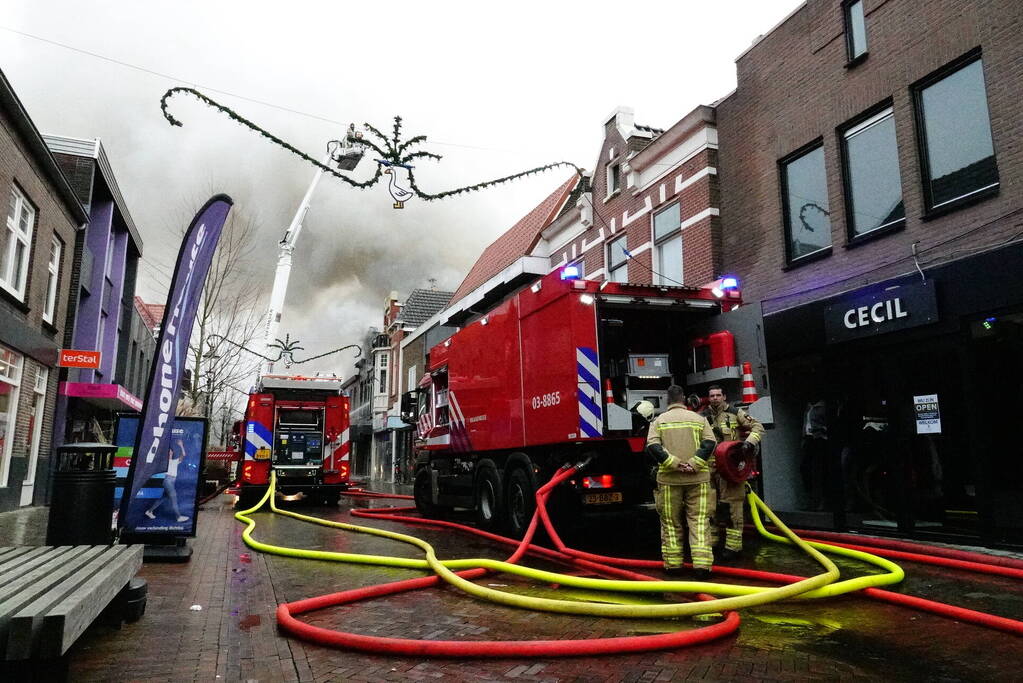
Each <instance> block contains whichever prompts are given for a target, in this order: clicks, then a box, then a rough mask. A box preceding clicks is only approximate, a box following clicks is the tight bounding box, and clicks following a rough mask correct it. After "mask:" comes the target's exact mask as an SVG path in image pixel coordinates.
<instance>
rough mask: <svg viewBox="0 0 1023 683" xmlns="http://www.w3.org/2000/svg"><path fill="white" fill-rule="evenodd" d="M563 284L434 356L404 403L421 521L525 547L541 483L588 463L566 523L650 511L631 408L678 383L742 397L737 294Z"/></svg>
mask: <svg viewBox="0 0 1023 683" xmlns="http://www.w3.org/2000/svg"><path fill="white" fill-rule="evenodd" d="M573 275H574V274H572V273H566V272H565V271H554V272H553V273H550V274H549V275H547V276H545V277H543V278H540V279H539V280H537V281H535V282H533V283H532V284H531V285H526V286H524V287H522V288H521V289H519V290H518V291H515V292H513V293H512V294H510V295H509V296H507V297H506V298H505V299H504V300H503V301H501V302H499V303H498V304H497V305H495V306H494V307H493V308H491V309H490V310H488V311H486V312H485V313H481V314H478V315H477V317H476V318H475V319H473V320H472V321H470V322H468V323H466V324H464V326H463V327H462V328H461V329H460V330H459V331H458V332H456V333H455V334H454V335H453V336H452V337H450V338H449V339H448V340H447V341H444V342H442V343H440V344H438V345H437V346H434V347H433V348H432V349H431V350H430V355H429V361H428V367H427V370H428V372H427V373H426V375H425V376H424V377H423V379H422V381H421V383H420V386H419V388H418V389H417V390H416V391H415V392H409V393H408V394H406V395H405V396H403V401H402V404H403V405H402V417H403V419H404V420H405V421H407V422H410V423H414V424H416V426H417V451H416V470H415V480H414V494H415V502H416V506H417V508H418V509H419V510H420V511H421V512H423V513H424V514H427V515H433V514H437V513H439V512H442V511H443V509H444V508H454V507H460V508H470V509H474V510H475V512H476V517H477V521H478V523H479V524H480V525H481V526H483V527H484V528H491V529H495V528H501V527H503V528H505V529H506V530H507V531H508V532H510V533H512V534H514V535H521V534H522V533H523V531H524V529H525V527H526V525H527V524H528V522H529V519H530V518H531V516H532V513H533V506H534V493H535V491H536V488H537V486H538V484H542V483H543V482H544V481H546V480H547V479H548V478H549V477H550V476H551V475H552V474H553V472H554V470H555V469H557V468H558V467H560V466H561V465H562V464H564V463H566V462H572V463H574V462H578V461H582V460H584V459H587V458H589V459H590V464H589V466H588V467H587V468H586V469H585V470H583V471H582V472H580V476H578V477H576V479H575V480H574V481H573V487H572V489H571V493H569V494H567V496H566V495H565V494H562V501H561V506H562V509H563V510H564V509H565V507H566V506H567V508H568V512H569V514H574V513H577V512H581V511H584V510H587V509H591V510H593V509H601V510H607V509H612V508H615V507H620V506H627V505H635V504H641V503H644V502H648V501H649V500H650V499H651V497H652V485H651V482H650V480H649V469H650V464H649V463H648V462H647V460H646V458H645V456H644V454H643V450H644V446H645V440H646V439H645V437H646V432H647V423H646V421H645V420H642V419H640V418H639V417H638V416H637V415H636V414H635V413H634V412H632V411H631V410H630V409H631V408H633V407H634V406H635V405H636V403H638V402H639V401H641V400H648V401H651V402H652V403H653V404H654V406H655V413H656V414H659V413H660V412H661V411H663V410H664V408H665V407H666V403H667V400H666V399H667V392H666V390H667V388H668V386H670V385H671V384H674V383H677V384H683V385H685V386H686V387H687V389H688V390H690V391H702V390H704V389H705V388H706V386H708V385H709V384H711V383H721V384H724V385H726V386H727V387H729V393H731V395H732V397H734V398H738V396H739V391H738V386H739V385H738V382H739V379H740V376H741V375H740V369H739V367H737V365H738V361H737V360H736V355H735V351H734V349H735V347H736V335H733V332H731V331H729V330H727V329H726V327H727V326H729V325H730V326H733V327H736V328H737V329H738V330H739V333H738V336H739V337H745V338H747V339H748V341H747V342H746V343H745V344H740V345H739V346H740V348H741V349H744V350H745V348H747V347H749V348H751V349H752V350H749V351H747V353H748V354H750V355H748V356H747V358H749V359H750V360H754V359H753V358H752V357H751V356H752V355H753V354H757V353H759V349H761V348H763V345H762V344H760V345H757V344H756V343H755V341H753V336H754V335H755V334H761V332H760V326H759V321H760V319H759V307H756V311H755V313H756V318H757V319H756V321H755V322H751V320H749V319H748V318H750V317H751V316H749V315H744V313H746V311H745V310H744V309H753V308H754V307H749V306H745V307H741V308H740V305H741V297H740V294H739V291H738V283H737V282H735V281H734V280H732V279H730V278H729V279H726V280H724V281H717V282H715V283H712V284H711V285H708V286H706V287H670V286H650V285H634V284H622V283H614V282H596V281H590V280H581V279H577V278H576V279H573V277H572V276H573ZM735 309H739V310H735ZM732 311H734V312H732ZM757 361H759V362H757ZM754 362H755V363H756V364H757V365H758V367H759V369H761V370H764V369H765V368H766V366H765V365H764V363H763V361H762V359H759V358H757V359H756V360H755V361H754ZM701 385H702V386H701ZM703 393H705V391H703Z"/></svg>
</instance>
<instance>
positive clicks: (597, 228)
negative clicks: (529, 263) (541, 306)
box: [533, 106, 721, 286]
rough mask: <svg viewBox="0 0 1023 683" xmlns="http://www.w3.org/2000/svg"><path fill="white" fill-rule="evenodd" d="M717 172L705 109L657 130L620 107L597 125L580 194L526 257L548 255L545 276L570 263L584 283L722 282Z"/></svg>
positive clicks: (711, 125)
mask: <svg viewBox="0 0 1023 683" xmlns="http://www.w3.org/2000/svg"><path fill="white" fill-rule="evenodd" d="M716 165H717V131H716V128H715V119H714V110H713V109H712V108H710V107H705V106H701V107H697V108H696V109H694V110H693V111H692V112H690V113H689V114H687V115H686V116H684V117H683V118H682V119H681V120H679V121H678V122H677V123H676V124H675V125H673V126H672V127H671V128H669V129H668V130H660V129H657V128H652V127H650V126H644V125H640V124H636V123H635V122H634V117H633V114H632V110H630V109H628V108H625V107H619V108H618V109H616V110H615V112H614V113H613V114H612V115H611V117H610V118H609V119H608V120H607V121H606V122H605V124H604V141H603V143H602V144H601V147H600V152H599V154H598V157H597V162H596V164H595V167H594V171H593V174H592V178H591V180H590V181H589V182H588V184H587V185H588V186H587V187H586V188H584V189H583V192H582V193H581V194H580V193H579V192H578V191H577V192H576V193H575V195H574V196H573V201H572V202H570V203H569V205H568V206H566V209H565V210H563V211H562V212H561V213H560V214H559V216H558V219H557V220H556V221H554V222H553V223H552V224H551V225H550V227H548V228H546V229H545V230H544V232H543V238H544V239H543V241H542V242H541V243H540V244H538V248H537V249H535V250H534V252H533V253H534V254H536V255H545V256H549V257H550V268H551V269H552V270H553V269H555V268H559V267H562V266H564V265H567V264H578V265H579V266H581V267H582V270H583V273H582V274H583V277H586V278H587V279H593V280H596V279H619V280H621V281H627V282H633V283H638V284H649V283H651V282H652V283H655V284H663V285H668V286H677V285H682V284H684V285H689V286H699V285H702V284H706V283H708V282H710V281H712V280H714V279H716V278H717V277H719V276H720V275H721V273H720V272H719V270H720V267H721V260H720V249H719V245H720V237H721V226H720V218H719V209H718V196H719V191H718V185H717V169H716ZM623 246H624V249H623V248H622V247H623ZM625 250H627V252H626V251H625Z"/></svg>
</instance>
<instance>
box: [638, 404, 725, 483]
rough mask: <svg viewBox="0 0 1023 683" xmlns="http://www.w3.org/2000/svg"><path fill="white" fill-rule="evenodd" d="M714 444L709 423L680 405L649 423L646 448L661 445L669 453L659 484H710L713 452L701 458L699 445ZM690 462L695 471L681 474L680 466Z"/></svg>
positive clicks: (674, 406) (661, 467)
mask: <svg viewBox="0 0 1023 683" xmlns="http://www.w3.org/2000/svg"><path fill="white" fill-rule="evenodd" d="M702 441H712V442H713V441H715V439H714V432H713V431H712V430H711V428H710V424H709V423H708V422H707V420H706V418H704V417H703V416H702V415H700V414H699V413H694V412H693V411H691V410H688V409H686V408H685V407H684V406H683V405H682V404H681V403H672V404H671V405H670V406H668V409H667V410H665V411H664V412H663V413H661V414H660V415H658V416H657V417H656V418H654V421H653V422H651V423H650V432H649V433H648V435H647V439H646V442H647V445H648V446H649V445H651V444H661V446H663V447H664V449H665V450H666V451H668V455H669V456H670V457H668V459H667V460H665V461H664V462H662V463H661V464H660V466H658V468H657V483H658V484H677V485H686V484H700V483H703V482H705V481H710V472H711V469H712V468H713V466H714V463H713V458H712V455H711V453H713V451H711V453H706V454H705V455H706V459H704V458H702V457H700V455H699V454H698V451H699V450H700V443H701V442H702ZM680 462H682V463H689V464H690V465H692V466H693V468H694V469H695V470H696V472H682V471H680V470H679V469H678V464H679V463H680Z"/></svg>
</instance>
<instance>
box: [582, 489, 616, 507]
mask: <svg viewBox="0 0 1023 683" xmlns="http://www.w3.org/2000/svg"><path fill="white" fill-rule="evenodd" d="M620 502H622V494H621V493H617V492H616V493H587V494H585V495H584V496H583V503H585V504H586V505H607V504H608V503H620Z"/></svg>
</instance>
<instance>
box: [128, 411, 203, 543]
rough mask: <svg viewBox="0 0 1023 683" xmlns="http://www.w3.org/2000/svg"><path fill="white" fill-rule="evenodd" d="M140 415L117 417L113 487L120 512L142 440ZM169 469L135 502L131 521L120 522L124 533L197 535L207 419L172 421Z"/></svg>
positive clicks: (145, 486) (144, 487)
mask: <svg viewBox="0 0 1023 683" xmlns="http://www.w3.org/2000/svg"><path fill="white" fill-rule="evenodd" d="M139 423H140V416H139V415H137V414H121V415H118V416H117V427H116V429H115V432H114V445H116V446H117V453H116V454H115V456H114V469H115V470H116V472H117V485H116V487H115V488H114V509H115V510H119V509H120V504H121V498H122V497H123V496H124V489H125V486H126V484H127V480H128V471H129V467H130V466H131V458H132V456H133V450H134V447H135V440H136V437H137V436H138V430H139ZM166 443H167V451H168V452H167V453H166V460H165V462H166V468H165V470H164V471H163V472H158V473H155V474H154V475H152V476H151V477H149V478H148V479H147V480H146V481H145V482H144V483H143V484H142V487H141V488H140V489H139V492H138V495H136V496H135V499H134V500H133V501H132V504H131V507H130V508H129V510H128V514H127V518H126V519H125V520H124V522H125V523H124V524H122V525H121V526H122V533H125V534H131V535H134V534H137V535H146V534H153V535H156V534H164V535H170V536H195V513H196V500H197V498H198V494H199V474H200V473H201V472H202V468H203V454H204V453H205V451H206V420H205V419H203V418H198V417H178V418H175V419H174V421H173V422H172V423H171V426H170V429H169V438H168V439H167V440H166Z"/></svg>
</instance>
